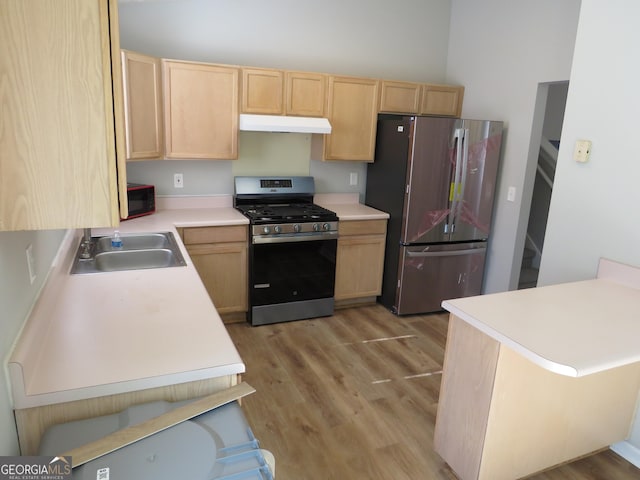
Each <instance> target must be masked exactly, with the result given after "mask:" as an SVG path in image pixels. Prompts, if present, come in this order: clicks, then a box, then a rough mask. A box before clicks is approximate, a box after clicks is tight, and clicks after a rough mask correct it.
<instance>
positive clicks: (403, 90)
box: [380, 80, 420, 113]
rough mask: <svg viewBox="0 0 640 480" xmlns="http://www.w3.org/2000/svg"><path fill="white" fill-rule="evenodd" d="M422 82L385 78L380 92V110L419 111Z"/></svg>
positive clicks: (393, 111) (390, 111)
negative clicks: (396, 80)
mask: <svg viewBox="0 0 640 480" xmlns="http://www.w3.org/2000/svg"><path fill="white" fill-rule="evenodd" d="M419 108H420V84H419V83H410V82H394V81H389V80H383V81H382V85H381V93H380V111H381V112H387V113H418V109H419Z"/></svg>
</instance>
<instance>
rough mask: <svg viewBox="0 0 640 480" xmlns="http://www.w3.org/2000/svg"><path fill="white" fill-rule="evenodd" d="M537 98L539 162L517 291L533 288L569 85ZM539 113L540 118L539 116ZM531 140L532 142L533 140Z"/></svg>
mask: <svg viewBox="0 0 640 480" xmlns="http://www.w3.org/2000/svg"><path fill="white" fill-rule="evenodd" d="M543 86H544V87H546V88H540V89H539V90H538V95H545V94H546V101H545V102H544V103H542V104H541V105H544V107H543V108H544V112H536V114H535V116H536V117H538V118H542V119H543V121H542V128H541V130H540V131H541V134H540V138H539V140H537V142H538V145H539V146H538V148H537V151H538V159H537V164H536V170H535V176H534V178H533V187H532V195H531V206H530V208H529V221H528V224H527V232H526V238H525V242H524V249H523V253H522V263H521V265H520V276H519V280H518V289H522V288H531V287H535V286H536V285H537V283H538V271H539V268H540V259H541V257H542V246H543V244H544V236H545V232H546V228H547V218H548V216H549V204H550V203H551V193H552V191H553V179H554V176H555V170H556V164H557V161H558V149H559V147H560V137H561V134H562V122H563V120H564V110H565V106H566V103H567V92H568V90H569V82H568V81H566V82H555V83H549V84H545V85H541V87H543ZM539 114H540V115H539ZM532 140H533V139H532Z"/></svg>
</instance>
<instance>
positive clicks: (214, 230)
mask: <svg viewBox="0 0 640 480" xmlns="http://www.w3.org/2000/svg"><path fill="white" fill-rule="evenodd" d="M182 238H183V241H184V244H185V245H195V244H198V243H220V242H245V241H246V240H247V226H246V225H232V226H224V227H190V228H185V229H184V231H183V237H182Z"/></svg>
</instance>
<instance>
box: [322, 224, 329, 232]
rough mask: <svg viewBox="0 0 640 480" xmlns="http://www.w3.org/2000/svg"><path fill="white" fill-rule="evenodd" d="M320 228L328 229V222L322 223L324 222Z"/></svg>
mask: <svg viewBox="0 0 640 480" xmlns="http://www.w3.org/2000/svg"><path fill="white" fill-rule="evenodd" d="M322 229H323V230H324V231H327V230H329V224H328V223H324V224H322Z"/></svg>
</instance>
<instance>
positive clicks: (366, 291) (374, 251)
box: [335, 235, 385, 300]
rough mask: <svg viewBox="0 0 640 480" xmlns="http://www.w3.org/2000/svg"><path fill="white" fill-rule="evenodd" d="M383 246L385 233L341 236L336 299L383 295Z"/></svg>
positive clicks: (337, 258)
mask: <svg viewBox="0 0 640 480" xmlns="http://www.w3.org/2000/svg"><path fill="white" fill-rule="evenodd" d="M384 246H385V236H384V235H354V236H351V237H349V236H346V237H340V238H339V239H338V252H337V255H336V287H335V299H336V300H345V299H351V298H360V297H374V296H377V295H380V293H381V292H382V269H383V263H384Z"/></svg>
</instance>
